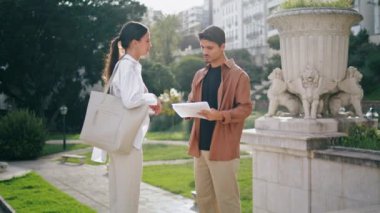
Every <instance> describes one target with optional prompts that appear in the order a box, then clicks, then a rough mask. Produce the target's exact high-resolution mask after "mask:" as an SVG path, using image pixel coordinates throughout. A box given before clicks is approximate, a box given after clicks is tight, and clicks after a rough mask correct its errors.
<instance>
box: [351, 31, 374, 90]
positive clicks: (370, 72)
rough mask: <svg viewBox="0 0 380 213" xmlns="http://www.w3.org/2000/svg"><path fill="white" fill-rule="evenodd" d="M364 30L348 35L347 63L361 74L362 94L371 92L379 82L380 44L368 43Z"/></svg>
mask: <svg viewBox="0 0 380 213" xmlns="http://www.w3.org/2000/svg"><path fill="white" fill-rule="evenodd" d="M368 38H369V36H368V33H367V31H366V30H361V31H360V32H359V33H358V34H357V35H356V36H354V35H351V36H350V46H349V55H348V65H349V66H355V67H357V68H358V69H359V71H360V72H361V73H362V74H363V79H362V81H361V83H360V84H361V85H362V87H363V90H364V95H367V94H371V93H373V92H374V91H375V90H376V89H377V88H378V87H377V85H379V84H380V75H379V73H378V68H379V67H380V45H376V44H372V43H369V39H368Z"/></svg>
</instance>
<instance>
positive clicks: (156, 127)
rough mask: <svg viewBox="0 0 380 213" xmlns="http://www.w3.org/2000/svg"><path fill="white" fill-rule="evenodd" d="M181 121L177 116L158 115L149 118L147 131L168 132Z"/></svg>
mask: <svg viewBox="0 0 380 213" xmlns="http://www.w3.org/2000/svg"><path fill="white" fill-rule="evenodd" d="M182 120H183V119H182V118H181V117H179V116H178V115H173V116H168V115H158V116H153V117H152V118H151V122H150V125H149V131H152V132H158V131H168V130H170V129H171V128H173V127H174V126H176V125H177V124H179V123H181V121H182Z"/></svg>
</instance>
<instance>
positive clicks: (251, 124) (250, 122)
mask: <svg viewBox="0 0 380 213" xmlns="http://www.w3.org/2000/svg"><path fill="white" fill-rule="evenodd" d="M265 113H266V112H262V111H253V112H252V113H251V115H250V116H248V118H246V119H245V122H244V129H251V128H255V120H256V119H258V118H259V117H261V116H263V115H264V114H265Z"/></svg>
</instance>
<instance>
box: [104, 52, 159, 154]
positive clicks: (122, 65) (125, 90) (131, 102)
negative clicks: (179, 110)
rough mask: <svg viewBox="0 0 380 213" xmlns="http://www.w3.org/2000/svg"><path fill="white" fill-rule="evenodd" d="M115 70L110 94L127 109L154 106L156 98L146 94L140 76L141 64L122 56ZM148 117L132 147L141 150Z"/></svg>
mask: <svg viewBox="0 0 380 213" xmlns="http://www.w3.org/2000/svg"><path fill="white" fill-rule="evenodd" d="M116 66H118V67H117V70H114V72H116V73H115V74H114V75H115V76H114V78H113V80H112V82H111V94H113V95H115V96H117V97H120V98H121V100H122V102H123V104H124V106H125V107H126V108H127V109H131V108H135V107H138V106H141V105H143V104H146V105H155V104H157V98H156V96H155V95H154V94H152V93H147V92H148V90H147V89H146V87H145V84H144V81H143V79H142V76H141V64H140V63H139V62H138V61H136V60H135V59H134V58H132V56H130V55H128V54H126V55H124V56H123V57H122V58H121V59H120V60H119V62H118V64H116ZM149 122H150V119H149V115H147V116H146V117H145V119H144V121H143V123H142V125H141V127H140V129H139V130H138V132H137V135H136V138H135V141H134V147H135V148H136V149H141V146H142V141H143V139H144V137H145V134H146V132H147V131H148V127H149Z"/></svg>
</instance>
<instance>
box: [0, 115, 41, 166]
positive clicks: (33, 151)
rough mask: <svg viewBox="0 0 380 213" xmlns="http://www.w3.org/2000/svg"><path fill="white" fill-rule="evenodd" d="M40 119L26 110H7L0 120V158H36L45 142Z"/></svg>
mask: <svg viewBox="0 0 380 213" xmlns="http://www.w3.org/2000/svg"><path fill="white" fill-rule="evenodd" d="M45 138H46V130H45V127H44V125H43V122H42V119H41V118H38V117H37V116H36V115H35V114H34V113H32V112H29V111H28V110H17V111H13V112H9V113H8V114H7V115H5V116H4V117H2V118H1V120H0V153H1V155H0V160H27V159H34V158H37V157H38V156H39V155H40V154H41V152H42V148H43V146H44V143H45Z"/></svg>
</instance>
